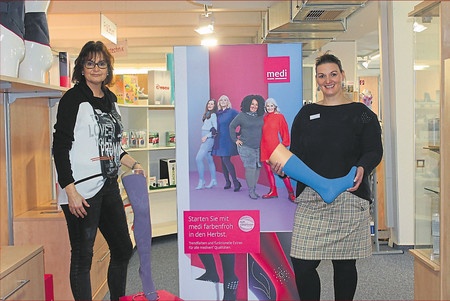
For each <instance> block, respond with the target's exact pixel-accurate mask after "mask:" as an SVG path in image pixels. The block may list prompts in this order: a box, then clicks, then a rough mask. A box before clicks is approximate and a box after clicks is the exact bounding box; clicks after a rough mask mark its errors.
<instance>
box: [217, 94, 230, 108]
mask: <svg viewBox="0 0 450 301" xmlns="http://www.w3.org/2000/svg"><path fill="white" fill-rule="evenodd" d="M221 100H225V101H226V102H227V107H226V109H231V101H230V99H229V98H228V96H226V95H222V96H220V97H219V100H218V101H217V103H218V104H219V105H220V101H221ZM219 109H220V110H225V109H223V108H219Z"/></svg>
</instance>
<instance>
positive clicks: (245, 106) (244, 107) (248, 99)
mask: <svg viewBox="0 0 450 301" xmlns="http://www.w3.org/2000/svg"><path fill="white" fill-rule="evenodd" d="M253 99H255V100H256V101H257V102H258V110H257V111H256V113H257V114H258V116H262V115H264V98H263V97H262V96H261V95H247V96H245V97H244V99H243V100H242V102H241V111H242V112H250V105H251V104H252V101H253Z"/></svg>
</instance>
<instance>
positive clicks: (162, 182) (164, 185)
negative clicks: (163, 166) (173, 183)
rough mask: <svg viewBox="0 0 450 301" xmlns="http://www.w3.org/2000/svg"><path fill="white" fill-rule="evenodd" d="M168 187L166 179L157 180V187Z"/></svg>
mask: <svg viewBox="0 0 450 301" xmlns="http://www.w3.org/2000/svg"><path fill="white" fill-rule="evenodd" d="M167 186H169V181H168V180H167V179H159V180H158V187H167Z"/></svg>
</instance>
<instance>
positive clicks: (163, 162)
mask: <svg viewBox="0 0 450 301" xmlns="http://www.w3.org/2000/svg"><path fill="white" fill-rule="evenodd" d="M176 174H177V165H176V160H175V159H160V160H159V178H160V179H166V180H167V181H168V184H169V185H170V186H174V185H176V184H177V182H176Z"/></svg>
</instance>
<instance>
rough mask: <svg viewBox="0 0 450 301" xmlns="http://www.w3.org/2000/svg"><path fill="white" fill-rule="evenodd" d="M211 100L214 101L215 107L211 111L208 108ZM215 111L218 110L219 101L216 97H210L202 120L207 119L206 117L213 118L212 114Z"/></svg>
mask: <svg viewBox="0 0 450 301" xmlns="http://www.w3.org/2000/svg"><path fill="white" fill-rule="evenodd" d="M210 101H212V102H214V108H213V109H212V110H211V111H209V110H208V104H209V102H210ZM215 112H217V101H216V100H215V99H210V100H208V101H207V102H206V107H205V114H203V118H202V121H205V119H209V118H211V114H212V113H215Z"/></svg>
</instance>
